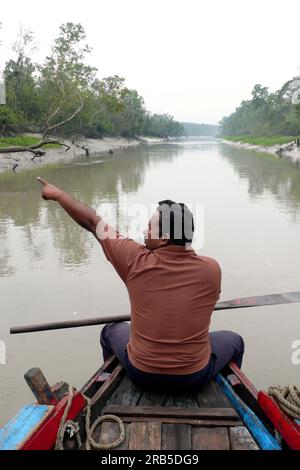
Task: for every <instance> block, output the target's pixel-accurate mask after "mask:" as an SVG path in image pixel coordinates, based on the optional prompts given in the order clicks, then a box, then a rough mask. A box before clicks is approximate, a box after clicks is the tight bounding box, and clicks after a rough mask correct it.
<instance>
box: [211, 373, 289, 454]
mask: <svg viewBox="0 0 300 470" xmlns="http://www.w3.org/2000/svg"><path fill="white" fill-rule="evenodd" d="M215 381H216V382H217V383H218V384H219V385H220V386H221V388H222V389H223V391H224V393H225V395H226V396H227V397H228V398H229V400H230V402H231V403H232V405H233V407H234V408H235V409H236V411H237V412H238V414H239V415H240V417H241V419H242V421H243V423H244V424H245V426H246V427H247V428H248V430H249V431H250V433H251V434H252V436H253V437H254V439H255V440H256V442H257V444H258V445H259V447H260V448H261V449H262V450H281V446H280V444H279V443H278V442H277V441H276V439H275V438H274V437H273V436H272V434H270V433H269V431H268V430H267V429H266V428H265V426H264V425H263V423H262V422H261V421H260V419H259V418H258V417H257V416H256V415H255V414H254V413H253V411H252V410H251V409H250V408H249V407H248V406H247V405H246V404H245V403H244V402H243V401H242V400H241V399H240V398H239V397H238V395H237V394H236V393H235V391H234V390H233V388H232V387H231V385H230V384H229V383H228V382H227V381H226V380H225V379H224V377H223V376H222V375H221V374H217V376H216V377H215Z"/></svg>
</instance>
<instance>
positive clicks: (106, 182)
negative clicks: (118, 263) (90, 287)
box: [0, 145, 183, 276]
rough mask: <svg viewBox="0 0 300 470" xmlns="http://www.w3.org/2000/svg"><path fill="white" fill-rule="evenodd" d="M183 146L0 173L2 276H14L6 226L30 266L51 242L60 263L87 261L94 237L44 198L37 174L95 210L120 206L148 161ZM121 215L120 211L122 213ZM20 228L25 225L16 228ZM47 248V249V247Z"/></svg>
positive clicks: (177, 152) (161, 158)
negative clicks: (122, 197) (101, 207)
mask: <svg viewBox="0 0 300 470" xmlns="http://www.w3.org/2000/svg"><path fill="white" fill-rule="evenodd" d="M182 152H183V148H182V147H178V146H175V145H173V146H168V145H165V146H164V145H163V146H156V147H154V148H153V147H142V150H141V147H138V148H133V149H127V150H126V151H124V152H122V153H121V154H117V155H116V156H114V157H111V156H110V157H107V156H103V157H101V159H99V157H96V158H91V159H89V160H86V159H85V158H84V159H80V160H76V161H74V162H72V163H69V164H65V165H58V166H55V165H52V166H51V165H50V166H48V167H44V168H40V169H38V170H31V171H26V172H20V173H19V174H17V175H15V174H13V173H11V172H10V173H4V174H2V175H0V197H1V205H0V227H1V231H0V242H1V260H0V275H1V276H12V275H13V274H14V273H15V271H16V267H14V266H13V264H12V263H11V261H10V260H11V258H12V246H11V245H12V244H10V243H9V234H8V230H9V227H10V231H12V232H14V234H15V238H16V239H17V244H18V247H17V246H16V245H15V246H14V250H17V251H20V257H22V260H23V264H25V265H26V266H27V268H30V266H31V263H32V261H33V260H35V261H36V262H39V261H43V262H45V261H47V262H48V259H49V253H48V252H49V246H53V247H54V249H55V258H56V259H57V260H58V261H59V264H60V266H61V267H70V266H75V265H81V264H87V263H89V260H90V253H91V249H92V246H93V240H91V238H90V237H89V236H88V234H87V233H86V232H85V231H84V230H80V229H78V226H77V225H76V224H74V222H73V221H72V220H71V219H70V217H68V216H67V215H66V214H65V212H64V211H63V209H62V208H60V207H59V206H58V205H57V204H55V203H53V202H48V203H47V202H44V201H43V200H42V199H41V197H40V188H39V185H38V183H36V182H35V177H36V176H37V175H38V174H39V175H41V176H44V177H46V178H48V179H49V181H52V182H53V183H54V184H57V185H58V186H60V187H62V188H64V189H65V190H66V191H68V192H70V193H71V194H72V195H73V196H74V197H76V198H78V199H80V200H82V201H83V202H84V203H85V204H87V205H89V206H91V207H94V208H96V207H97V206H98V205H99V204H100V203H101V202H104V201H105V202H110V203H112V204H113V205H115V206H117V207H118V210H119V211H120V207H119V205H120V204H119V203H120V197H121V196H122V194H127V195H130V194H132V193H136V192H137V191H138V190H139V188H140V187H141V186H142V185H143V183H144V178H145V174H146V172H147V169H148V168H149V167H150V165H157V164H162V163H163V162H164V163H167V164H168V163H171V162H172V161H173V159H174V158H176V157H177V156H179V155H181V154H182ZM121 218H122V215H121ZM17 228H21V230H19V231H18V232H16V230H17ZM47 247H48V250H47Z"/></svg>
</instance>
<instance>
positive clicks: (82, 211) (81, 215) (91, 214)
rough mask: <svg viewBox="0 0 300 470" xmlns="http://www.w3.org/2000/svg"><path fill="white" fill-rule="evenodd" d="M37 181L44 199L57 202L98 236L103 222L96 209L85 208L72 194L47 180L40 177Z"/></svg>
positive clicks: (79, 222)
mask: <svg viewBox="0 0 300 470" xmlns="http://www.w3.org/2000/svg"><path fill="white" fill-rule="evenodd" d="M37 179H38V181H39V182H40V183H41V184H42V186H43V192H42V197H43V199H46V200H52V201H57V202H58V203H59V204H60V205H61V206H62V207H63V208H64V209H65V211H66V212H67V213H68V214H69V215H70V216H71V217H72V219H74V220H75V222H77V223H78V224H79V225H81V227H83V228H85V229H86V230H88V231H89V232H92V233H93V234H94V235H96V228H97V224H98V222H99V221H100V220H101V217H99V216H98V215H97V214H96V211H95V210H94V209H91V208H90V207H87V206H85V205H84V204H82V203H81V202H79V201H77V200H76V199H74V198H73V197H72V196H70V194H68V193H65V192H64V191H62V190H61V189H59V188H57V187H56V186H54V185H53V184H50V183H48V181H46V180H45V179H43V178H41V177H39V176H38V178H37Z"/></svg>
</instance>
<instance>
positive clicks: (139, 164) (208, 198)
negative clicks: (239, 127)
mask: <svg viewBox="0 0 300 470" xmlns="http://www.w3.org/2000/svg"><path fill="white" fill-rule="evenodd" d="M38 175H40V176H43V177H46V178H47V179H48V180H49V181H51V182H53V183H54V184H56V185H58V186H60V187H62V188H64V189H65V190H66V191H68V192H70V193H71V194H72V195H74V196H75V197H76V198H78V199H80V200H81V201H82V202H85V203H86V204H88V205H90V206H92V207H94V208H96V207H98V206H99V205H100V204H102V208H103V210H104V209H106V208H107V207H114V208H117V212H118V214H119V215H120V226H121V229H122V230H123V231H125V232H126V233H129V235H131V228H132V227H131V221H132V220H133V219H130V218H129V220H127V219H126V210H125V207H126V204H127V205H128V207H130V206H132V205H133V204H144V205H145V207H146V208H147V211H149V213H150V207H151V205H153V204H156V202H157V201H159V200H161V199H174V200H178V201H183V202H187V203H188V204H189V205H190V206H191V208H192V209H195V210H197V211H198V212H197V213H199V217H198V221H197V223H198V226H196V229H197V233H198V235H199V236H198V242H197V243H198V245H197V251H198V252H199V254H203V255H207V256H212V257H214V258H216V259H217V260H218V262H219V263H220V265H221V268H222V294H221V300H227V299H231V298H237V297H244V296H255V295H260V294H271V293H277V292H291V291H298V290H300V282H299V280H300V263H299V259H300V167H297V166H296V165H295V164H293V163H291V162H289V161H286V160H283V159H278V158H276V157H273V156H271V155H266V154H259V153H256V152H253V151H249V150H240V149H237V148H233V147H230V146H228V145H225V144H222V143H221V142H218V141H215V140H212V139H201V140H197V141H196V140H195V141H192V140H189V141H185V142H183V141H180V142H169V143H165V144H159V145H158V144H157V145H151V146H139V147H135V148H128V149H126V150H124V151H120V152H119V153H116V154H114V155H109V156H108V155H107V156H98V157H93V158H90V159H89V160H87V159H86V158H85V157H84V158H82V159H79V160H78V159H77V160H74V161H72V162H68V163H64V164H63V163H61V164H58V165H49V166H45V167H43V168H40V169H39V170H27V171H24V172H20V173H18V174H14V173H13V172H7V173H2V174H0V198H1V199H0V247H1V253H0V255H1V256H0V294H1V317H0V340H1V341H2V343H1V344H2V346H3V345H4V344H5V346H6V364H5V365H0V374H1V382H0V425H3V424H4V422H5V421H6V420H7V419H8V418H10V417H11V416H13V415H14V414H15V413H16V412H17V410H18V409H19V407H21V406H22V405H23V404H25V403H28V402H32V401H33V396H32V394H31V392H30V390H29V389H28V387H27V385H26V383H25V381H24V379H23V375H24V373H25V372H26V371H27V370H28V369H30V368H31V367H34V366H38V367H40V368H41V369H42V370H43V372H44V374H45V376H46V377H47V379H48V381H49V382H50V383H51V384H54V383H56V382H58V381H60V380H65V381H67V382H68V383H71V384H73V385H74V386H77V387H80V386H81V385H82V384H83V383H84V382H86V380H87V379H88V378H89V376H90V375H91V374H92V373H93V372H94V371H95V369H96V368H97V367H99V365H100V364H101V362H102V357H101V354H100V348H99V331H100V327H97V326H96V327H86V328H77V329H70V330H60V331H50V332H40V333H29V334H23V335H15V336H10V335H9V327H11V326H16V325H23V324H31V323H42V322H50V321H59V320H61V321H62V320H72V319H81V318H82V319H83V318H88V317H95V316H101V315H113V314H123V313H128V312H129V302H128V297H127V292H126V289H125V287H124V285H123V284H122V282H121V281H120V280H119V278H118V276H117V274H116V273H115V272H114V270H113V268H112V266H111V265H110V264H109V263H108V262H107V261H106V259H105V257H104V255H103V253H102V251H101V248H100V246H99V244H98V242H97V241H96V240H95V239H94V238H93V236H92V235H90V234H89V233H87V232H85V231H84V230H83V229H81V228H80V227H79V226H77V225H76V224H75V223H74V222H73V221H72V220H71V219H70V218H69V217H68V216H67V215H66V214H65V213H64V212H63V210H62V209H61V208H60V207H59V206H58V205H57V204H56V203H54V202H46V201H44V200H42V199H41V197H40V187H39V184H38V183H37V182H36V180H35V178H36V176H38ZM109 204H111V206H108V205H109ZM136 207H138V206H136ZM136 228H137V227H135V233H136ZM138 228H139V229H140V233H142V229H143V228H144V227H142V226H141V227H138ZM140 241H141V239H140ZM299 326H300V305H299V304H289V305H279V306H269V307H258V308H250V309H244V310H243V309H238V310H234V311H223V312H221V311H220V312H215V313H214V314H213V319H212V324H211V330H216V329H231V330H234V331H237V332H238V333H240V334H241V335H242V336H243V337H244V339H245V343H246V352H245V360H244V370H245V372H246V373H247V374H248V375H249V377H250V379H251V380H252V381H253V382H254V384H255V385H256V386H257V387H258V388H266V387H268V385H270V384H274V383H281V384H282V385H283V384H287V383H289V382H293V383H295V384H296V385H297V386H298V387H299V386H300V381H299V380H300V379H299V377H300V374H299V372H300V364H299V365H297V364H294V363H293V361H292V353H293V349H292V343H293V341H295V340H300V327H299Z"/></svg>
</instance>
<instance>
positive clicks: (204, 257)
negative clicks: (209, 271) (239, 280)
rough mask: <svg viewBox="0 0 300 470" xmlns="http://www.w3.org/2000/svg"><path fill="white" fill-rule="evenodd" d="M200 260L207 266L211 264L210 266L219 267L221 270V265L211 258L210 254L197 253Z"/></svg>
mask: <svg viewBox="0 0 300 470" xmlns="http://www.w3.org/2000/svg"><path fill="white" fill-rule="evenodd" d="M197 256H198V257H199V258H200V259H201V260H202V261H204V262H205V263H206V264H207V265H208V266H211V267H215V268H219V269H220V270H221V267H220V265H219V263H218V261H217V260H215V259H214V258H211V257H210V256H201V255H197Z"/></svg>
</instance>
